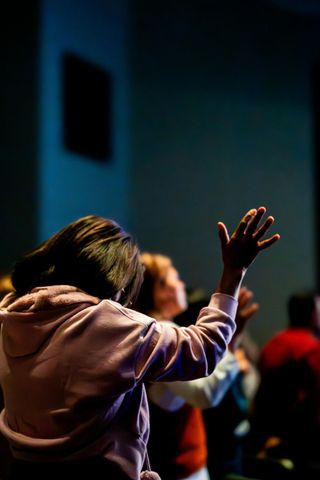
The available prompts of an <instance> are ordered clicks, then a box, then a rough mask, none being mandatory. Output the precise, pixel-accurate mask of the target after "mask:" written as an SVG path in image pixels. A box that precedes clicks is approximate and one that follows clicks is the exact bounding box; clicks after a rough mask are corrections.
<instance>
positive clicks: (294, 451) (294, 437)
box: [249, 292, 320, 471]
mask: <svg viewBox="0 0 320 480" xmlns="http://www.w3.org/2000/svg"><path fill="white" fill-rule="evenodd" d="M315 300H316V296H315V294H314V293H313V292H312V293H304V292H302V293H300V292H298V293H295V294H293V295H291V296H290V298H289V300H288V316H289V325H288V327H287V328H286V329H284V330H282V331H280V332H278V333H276V334H275V335H274V336H273V337H272V338H271V339H270V340H269V341H268V342H267V343H266V344H265V346H264V347H263V349H262V351H261V357H260V361H259V369H260V375H261V381H260V385H259V388H258V391H257V393H256V396H255V398H254V402H253V410H252V414H251V423H252V431H251V434H250V442H249V446H250V448H251V449H252V451H253V452H255V453H256V454H257V455H259V457H264V456H269V457H275V458H285V459H289V460H290V461H292V462H293V465H294V467H295V468H296V469H297V471H298V470H300V468H301V465H302V464H303V463H304V461H305V460H304V459H305V457H306V455H307V452H306V445H307V444H308V443H309V440H308V435H307V433H306V432H307V430H308V428H310V427H311V425H309V427H308V426H307V423H308V416H309V414H308V410H309V408H307V405H308V404H309V402H310V400H311V399H310V398H309V393H308V388H307V387H306V385H307V378H308V375H309V374H308V371H307V370H306V365H307V362H306V360H307V357H308V355H309V354H310V352H312V351H313V350H314V349H315V348H316V347H317V345H318V344H319V338H318V336H317V335H318V332H319V325H320V322H319V315H318V312H317V309H316V302H315ZM312 428H313V427H312Z"/></svg>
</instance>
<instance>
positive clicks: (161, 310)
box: [135, 252, 258, 480]
mask: <svg viewBox="0 0 320 480" xmlns="http://www.w3.org/2000/svg"><path fill="white" fill-rule="evenodd" d="M141 261H142V263H143V265H144V267H145V271H144V281H143V284H142V287H141V289H140V293H139V296H138V299H137V302H136V306H135V308H137V309H138V310H139V311H141V312H143V313H146V314H148V315H150V316H152V317H153V318H156V319H157V320H158V321H159V322H164V323H165V324H170V325H172V326H174V327H178V325H177V323H174V319H175V318H179V320H180V321H181V320H182V316H183V313H184V314H186V313H187V312H188V302H187V292H186V287H185V283H184V282H183V281H182V280H181V279H180V276H179V272H178V271H177V270H176V268H175V267H174V265H173V263H172V260H171V259H170V258H169V257H167V256H165V255H162V254H159V253H149V252H144V253H143V254H142V255H141ZM251 299H252V292H250V291H249V290H248V289H247V288H245V287H242V288H241V290H240V295H239V308H238V311H237V317H236V323H237V330H236V332H235V334H234V336H233V338H232V340H231V342H230V344H229V350H228V352H227V354H226V355H225V356H224V358H223V359H222V360H221V361H220V362H219V363H218V365H217V367H216V368H215V370H214V371H213V373H212V374H211V375H210V376H208V377H205V378H201V379H198V380H192V381H189V382H187V381H185V382H161V383H160V382H158V383H151V384H149V385H148V389H147V391H148V398H149V405H150V422H151V423H150V424H151V429H150V438H149V443H148V450H149V455H150V461H151V465H152V466H153V468H155V469H156V470H157V471H158V472H159V473H160V475H161V476H162V477H163V478H164V479H166V480H171V479H172V480H178V479H179V480H182V479H183V480H202V479H203V480H205V479H208V478H209V474H208V469H207V456H208V455H207V441H206V429H205V424H204V420H203V414H202V409H208V408H211V407H214V406H216V405H218V404H219V402H220V401H221V400H222V399H223V397H224V395H225V393H226V392H227V391H228V389H229V388H230V386H231V384H232V383H233V382H234V380H235V378H236V377H237V375H238V374H239V372H240V370H241V368H242V363H243V360H242V359H240V356H239V359H238V358H237V356H238V343H239V341H240V337H241V334H242V331H243V328H244V326H245V324H246V322H247V321H248V319H249V318H250V317H251V316H252V315H253V314H254V313H255V311H256V310H257V308H258V306H257V304H250V302H251ZM207 303H208V302H205V304H203V305H202V307H205V305H207ZM191 313H192V315H194V317H193V318H191V317H190V312H188V317H187V320H186V317H185V316H184V318H183V320H184V325H190V324H192V323H194V321H195V319H196V314H195V311H194V310H193V309H191ZM188 321H189V323H187V322H188ZM225 421H227V420H226V419H225ZM222 422H223V419H222Z"/></svg>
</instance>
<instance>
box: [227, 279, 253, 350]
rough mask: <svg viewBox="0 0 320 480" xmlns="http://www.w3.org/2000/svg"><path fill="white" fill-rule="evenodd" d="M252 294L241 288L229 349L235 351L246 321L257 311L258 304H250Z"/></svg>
mask: <svg viewBox="0 0 320 480" xmlns="http://www.w3.org/2000/svg"><path fill="white" fill-rule="evenodd" d="M252 298H253V293H252V291H251V290H249V289H248V288H247V287H241V288H240V292H239V298H238V310H237V315H236V318H235V322H236V325H237V329H236V331H235V333H234V335H233V337H232V340H231V342H230V344H229V348H230V350H232V351H235V350H236V349H237V348H238V345H239V343H240V341H241V338H242V332H243V330H244V329H245V327H246V325H247V323H248V321H249V320H250V318H252V317H253V315H254V314H255V313H256V312H257V311H258V310H259V304H258V303H256V302H252Z"/></svg>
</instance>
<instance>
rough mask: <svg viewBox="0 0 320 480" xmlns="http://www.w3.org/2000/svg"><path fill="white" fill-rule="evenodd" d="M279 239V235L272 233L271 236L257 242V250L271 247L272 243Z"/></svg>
mask: <svg viewBox="0 0 320 480" xmlns="http://www.w3.org/2000/svg"><path fill="white" fill-rule="evenodd" d="M279 239H280V235H279V234H278V233H276V234H275V235H272V237H270V238H267V239H266V240H263V241H262V242H259V243H258V248H259V250H264V249H265V248H269V247H271V245H273V244H274V243H276V242H277V241H278V240H279Z"/></svg>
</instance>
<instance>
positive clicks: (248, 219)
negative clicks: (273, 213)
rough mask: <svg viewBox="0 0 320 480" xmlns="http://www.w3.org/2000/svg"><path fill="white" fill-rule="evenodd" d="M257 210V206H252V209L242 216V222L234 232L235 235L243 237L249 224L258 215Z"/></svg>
mask: <svg viewBox="0 0 320 480" xmlns="http://www.w3.org/2000/svg"><path fill="white" fill-rule="evenodd" d="M257 213H258V212H257V210H256V209H255V208H252V209H251V210H249V211H248V212H247V213H246V214H245V216H244V217H243V218H242V220H241V222H240V223H239V225H238V226H237V228H236V229H235V231H234V233H233V237H241V236H242V235H243V234H244V233H245V231H246V230H247V228H248V224H249V223H250V222H251V223H252V222H253V220H254V217H255V216H256V215H257Z"/></svg>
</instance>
